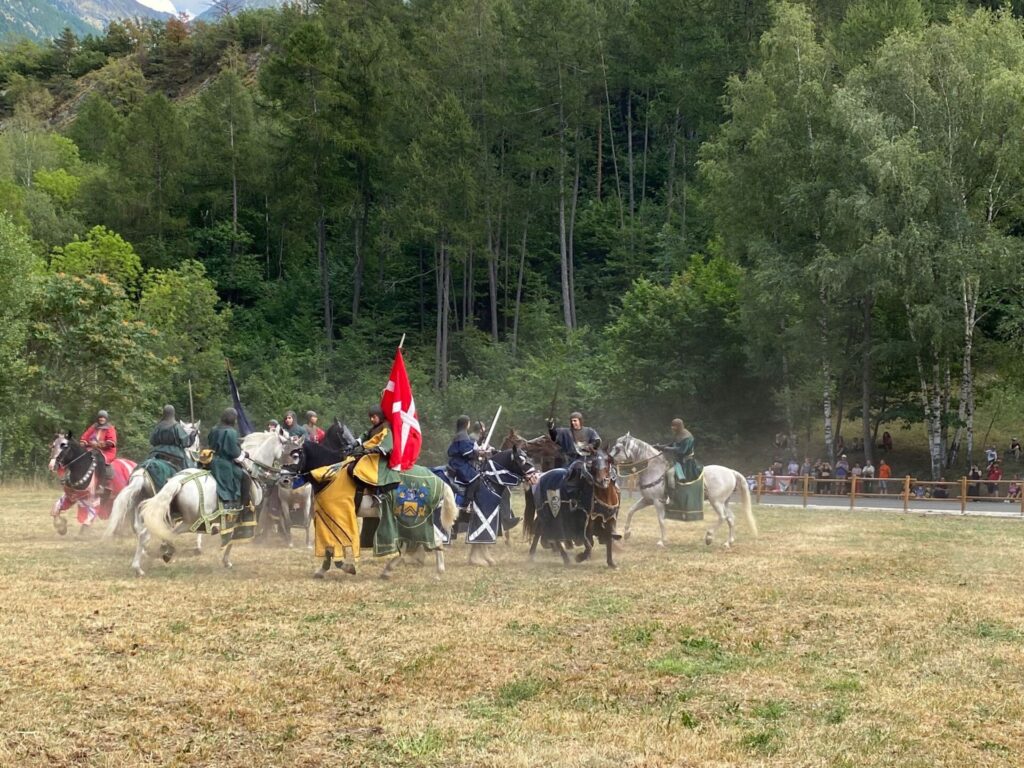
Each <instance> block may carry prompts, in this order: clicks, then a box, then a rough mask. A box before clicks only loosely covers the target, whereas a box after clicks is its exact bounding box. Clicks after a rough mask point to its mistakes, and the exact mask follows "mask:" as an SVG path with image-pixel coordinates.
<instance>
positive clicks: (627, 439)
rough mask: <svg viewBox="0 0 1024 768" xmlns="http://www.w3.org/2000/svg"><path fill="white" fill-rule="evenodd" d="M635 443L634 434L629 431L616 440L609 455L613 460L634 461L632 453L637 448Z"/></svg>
mask: <svg viewBox="0 0 1024 768" xmlns="http://www.w3.org/2000/svg"><path fill="white" fill-rule="evenodd" d="M634 443H635V441H634V440H633V436H632V435H631V434H629V432H627V433H626V434H624V435H623V436H622V437H620V438H619V439H618V440H616V441H615V444H614V445H613V446H612V449H611V450H610V451H608V456H609V457H610V458H611V460H612V461H622V460H627V461H632V459H633V456H632V453H634V452H635V448H636V447H635V445H634Z"/></svg>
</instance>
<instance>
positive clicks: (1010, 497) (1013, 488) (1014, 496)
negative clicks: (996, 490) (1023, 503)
mask: <svg viewBox="0 0 1024 768" xmlns="http://www.w3.org/2000/svg"><path fill="white" fill-rule="evenodd" d="M1003 501H1004V502H1005V503H1007V504H1009V503H1010V502H1011V501H1020V475H1014V476H1013V482H1011V483H1010V487H1009V488H1007V489H1006V498H1005V499H1003Z"/></svg>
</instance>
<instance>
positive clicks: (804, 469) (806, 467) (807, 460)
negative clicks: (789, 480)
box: [800, 456, 814, 477]
mask: <svg viewBox="0 0 1024 768" xmlns="http://www.w3.org/2000/svg"><path fill="white" fill-rule="evenodd" d="M800 474H801V475H803V476H804V477H813V475H814V465H813V464H811V457H810V456H804V463H803V464H802V465H801V466H800Z"/></svg>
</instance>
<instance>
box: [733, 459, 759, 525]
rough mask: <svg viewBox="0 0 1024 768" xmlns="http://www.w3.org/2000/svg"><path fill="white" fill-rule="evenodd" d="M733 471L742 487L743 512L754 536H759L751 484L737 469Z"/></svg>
mask: <svg viewBox="0 0 1024 768" xmlns="http://www.w3.org/2000/svg"><path fill="white" fill-rule="evenodd" d="M732 473H733V475H734V476H735V478H736V486H737V487H738V488H739V489H740V501H741V502H742V503H743V514H745V515H746V516H747V524H748V525H749V526H750V530H751V531H753V533H754V538H757V521H756V520H755V519H754V510H753V509H752V508H751V506H750V486H748V485H747V478H745V477H744V476H743V475H741V474H740V473H739V472H737V471H736V470H735V469H734V470H733V471H732Z"/></svg>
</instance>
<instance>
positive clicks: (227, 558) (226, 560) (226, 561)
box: [220, 541, 234, 568]
mask: <svg viewBox="0 0 1024 768" xmlns="http://www.w3.org/2000/svg"><path fill="white" fill-rule="evenodd" d="M232 543H233V542H230V541H229V542H228V543H227V546H226V547H224V554H223V555H221V556H220V563H221V565H223V566H224V567H225V568H233V567H234V563H232V562H231V544H232Z"/></svg>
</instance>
